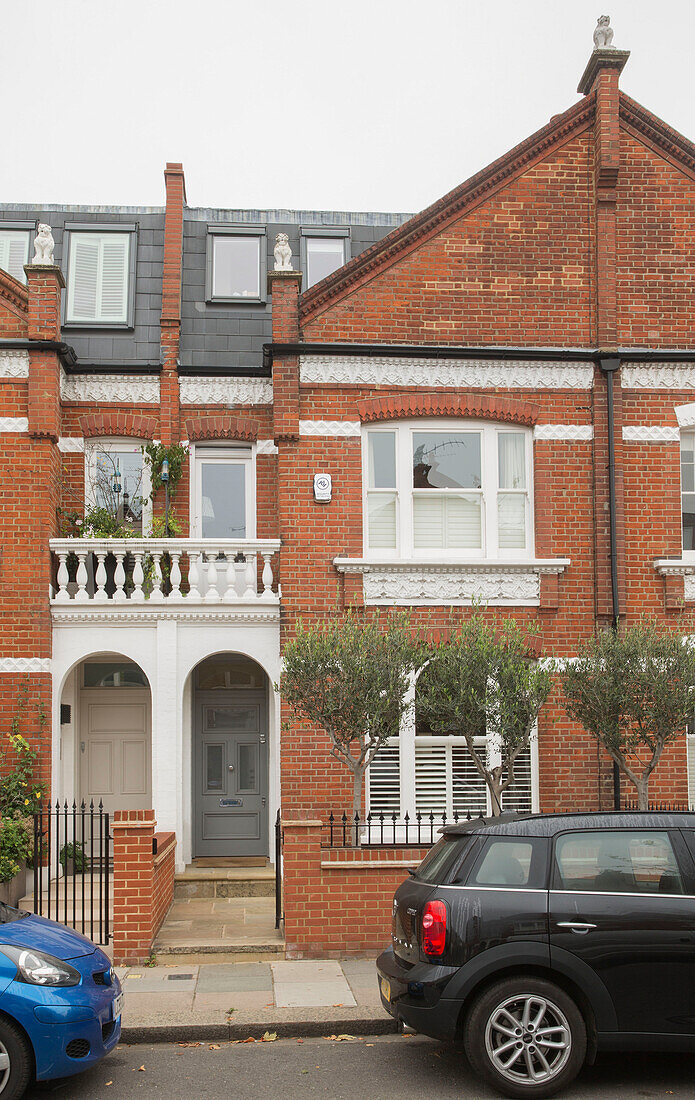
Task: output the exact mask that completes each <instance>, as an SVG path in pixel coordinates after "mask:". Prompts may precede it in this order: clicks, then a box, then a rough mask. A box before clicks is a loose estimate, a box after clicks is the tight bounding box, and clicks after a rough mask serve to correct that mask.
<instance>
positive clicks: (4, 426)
mask: <svg viewBox="0 0 695 1100" xmlns="http://www.w3.org/2000/svg"><path fill="white" fill-rule="evenodd" d="M28 431H29V419H28V417H26V416H0V432H28Z"/></svg>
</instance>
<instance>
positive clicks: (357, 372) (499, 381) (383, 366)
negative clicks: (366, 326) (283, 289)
mask: <svg viewBox="0 0 695 1100" xmlns="http://www.w3.org/2000/svg"><path fill="white" fill-rule="evenodd" d="M299 380H300V382H301V383H303V384H304V385H307V386H316V385H336V386H426V387H429V388H432V387H433V386H437V387H439V386H441V387H447V388H455V389H487V388H490V387H495V386H502V387H506V388H508V389H533V390H537V389H552V390H589V389H591V387H592V385H593V380H594V368H593V366H592V365H591V364H590V363H581V362H576V361H568V362H560V361H550V362H535V361H533V362H532V361H528V360H522V359H519V360H507V359H460V360H457V359H417V358H415V359H398V358H395V357H393V358H391V357H386V358H383V359H381V358H379V359H373V358H370V357H369V356H367V355H336V356H330V355H325V356H324V355H303V356H302V357H301V359H300V366H299Z"/></svg>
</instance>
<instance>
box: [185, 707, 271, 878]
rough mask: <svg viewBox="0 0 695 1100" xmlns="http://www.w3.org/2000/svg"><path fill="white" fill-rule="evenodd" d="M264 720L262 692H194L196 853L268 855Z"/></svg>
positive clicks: (266, 750) (265, 723) (265, 714)
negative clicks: (195, 693)
mask: <svg viewBox="0 0 695 1100" xmlns="http://www.w3.org/2000/svg"><path fill="white" fill-rule="evenodd" d="M267 721H268V720H267V704H266V694H265V692H255V691H230V692H221V691H215V692H214V693H198V694H197V695H196V722H195V734H194V738H195V741H194V752H195V761H194V768H193V775H194V779H193V782H194V789H193V812H194V817H195V855H196V856H218V857H219V856H232V857H233V856H266V855H267V854H268V810H267V804H268V745H267V740H268V736H267V734H268V725H267Z"/></svg>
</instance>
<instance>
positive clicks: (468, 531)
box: [413, 493, 482, 550]
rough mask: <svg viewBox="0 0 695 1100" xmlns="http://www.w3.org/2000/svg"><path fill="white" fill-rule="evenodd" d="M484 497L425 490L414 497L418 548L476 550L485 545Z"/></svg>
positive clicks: (414, 530)
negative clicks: (482, 517) (483, 539)
mask: <svg viewBox="0 0 695 1100" xmlns="http://www.w3.org/2000/svg"><path fill="white" fill-rule="evenodd" d="M480 504H481V502H480V497H478V496H465V497H464V496H453V495H452V496H443V495H441V496H440V495H438V494H434V493H433V494H430V493H422V494H418V495H417V496H415V497H413V541H414V545H415V547H416V549H432V550H444V549H447V548H451V549H463V548H466V549H474V550H477V549H479V548H480V546H481V544H482V519H481V507H480Z"/></svg>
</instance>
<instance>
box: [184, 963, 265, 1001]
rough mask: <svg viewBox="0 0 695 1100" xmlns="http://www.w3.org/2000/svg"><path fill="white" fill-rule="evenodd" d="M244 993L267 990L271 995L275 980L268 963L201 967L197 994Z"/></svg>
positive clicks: (224, 964)
mask: <svg viewBox="0 0 695 1100" xmlns="http://www.w3.org/2000/svg"><path fill="white" fill-rule="evenodd" d="M227 990H229V991H230V992H243V991H247V990H257V991H262V990H265V991H267V992H269V993H270V994H271V997H272V990H273V979H272V973H271V970H270V965H269V964H268V963H223V964H222V965H221V966H201V967H200V972H199V976H198V985H197V988H196V992H197V993H199V994H200V993H221V992H226V991H227ZM266 1000H267V998H266Z"/></svg>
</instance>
